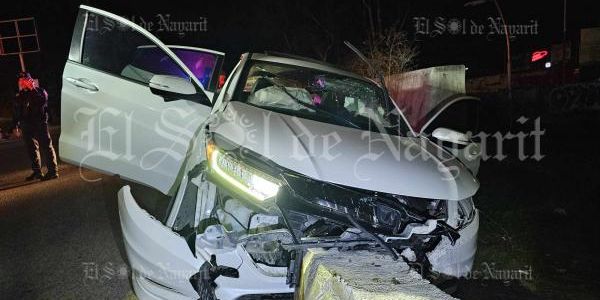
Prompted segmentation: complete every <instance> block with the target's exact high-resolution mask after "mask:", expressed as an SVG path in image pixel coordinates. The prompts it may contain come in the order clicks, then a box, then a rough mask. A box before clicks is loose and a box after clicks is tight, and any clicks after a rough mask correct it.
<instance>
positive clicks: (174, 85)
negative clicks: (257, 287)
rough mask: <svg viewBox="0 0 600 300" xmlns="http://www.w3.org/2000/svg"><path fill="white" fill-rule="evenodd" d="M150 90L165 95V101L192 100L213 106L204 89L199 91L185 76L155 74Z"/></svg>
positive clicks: (150, 83)
mask: <svg viewBox="0 0 600 300" xmlns="http://www.w3.org/2000/svg"><path fill="white" fill-rule="evenodd" d="M148 86H149V87H150V91H151V92H152V93H153V94H155V95H158V96H161V97H163V99H164V100H165V102H169V101H175V100H190V101H194V102H198V103H200V104H204V105H208V106H211V105H212V104H211V102H210V100H209V99H208V97H207V96H206V94H204V91H197V90H196V87H195V86H194V84H193V83H192V82H190V81H189V80H187V79H185V78H181V77H178V76H172V75H154V76H152V78H151V79H150V82H149V83H148Z"/></svg>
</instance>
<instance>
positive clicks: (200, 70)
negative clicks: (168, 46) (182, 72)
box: [172, 49, 218, 91]
mask: <svg viewBox="0 0 600 300" xmlns="http://www.w3.org/2000/svg"><path fill="white" fill-rule="evenodd" d="M172 50H173V53H175V54H176V55H177V57H178V58H179V59H180V60H181V61H182V62H183V63H184V64H185V65H186V67H188V69H190V71H192V73H193V74H194V76H196V78H198V80H199V81H200V83H202V86H203V87H204V88H205V89H206V90H211V91H212V90H213V89H212V88H211V87H212V86H214V84H211V80H212V78H213V74H214V72H215V68H216V67H217V58H218V57H217V55H216V54H212V53H206V52H198V51H194V50H186V49H172Z"/></svg>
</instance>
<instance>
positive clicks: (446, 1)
mask: <svg viewBox="0 0 600 300" xmlns="http://www.w3.org/2000/svg"><path fill="white" fill-rule="evenodd" d="M367 2H369V3H374V1H373V0H369V1H367ZM465 2H466V1H463V0H418V1H384V0H382V1H380V6H381V8H380V9H379V15H380V16H381V17H380V19H381V24H382V27H387V26H390V25H392V24H396V25H397V26H400V27H401V28H402V29H403V30H405V31H406V32H407V33H408V35H409V38H410V39H411V40H413V41H414V42H415V44H416V46H417V47H418V49H419V53H420V54H419V56H418V59H417V61H416V64H417V66H418V67H427V66H433V65H441V64H465V65H467V66H468V67H469V76H476V75H480V74H495V73H500V72H503V71H504V64H505V61H504V55H505V52H504V51H505V47H504V45H505V44H504V37H503V36H501V35H493V36H489V35H474V34H470V33H467V34H450V33H449V31H448V28H449V27H446V31H445V33H444V34H442V35H439V36H435V37H432V36H427V35H423V34H417V33H416V27H415V18H419V17H424V18H428V19H429V20H430V22H432V23H431V24H430V26H431V27H430V29H432V28H433V27H434V25H433V22H434V21H435V18H436V17H442V18H445V19H444V20H446V21H448V20H450V19H456V20H459V21H460V22H467V23H461V24H470V22H471V21H472V22H475V23H476V24H484V25H485V26H487V25H488V23H489V21H488V18H489V17H492V18H496V17H497V16H498V14H497V11H496V9H495V7H494V5H493V3H491V2H490V3H484V4H481V5H478V6H475V7H464V3H465ZM82 3H83V4H87V5H91V6H95V7H99V8H102V9H106V10H109V11H111V12H114V13H116V14H119V15H122V16H124V17H127V18H130V19H131V18H134V19H135V20H136V22H138V23H139V22H140V20H141V19H143V20H145V21H152V22H155V23H156V22H158V21H159V20H158V16H157V15H159V14H160V15H162V16H165V15H169V16H170V18H171V20H172V21H200V20H202V18H206V19H207V23H206V24H207V28H206V29H207V30H206V31H202V32H200V31H197V32H187V33H185V34H184V35H180V34H177V33H172V32H165V31H162V32H156V30H154V31H153V33H154V34H155V35H157V36H158V37H159V38H160V39H161V40H163V41H164V42H166V43H172V44H181V45H190V46H200V47H204V48H212V49H215V50H221V51H224V52H226V53H227V55H228V58H229V59H227V62H226V69H227V68H231V67H232V66H233V64H234V63H235V62H236V61H237V58H238V57H239V55H240V54H241V53H243V52H246V51H264V50H274V51H281V52H288V53H294V54H299V55H303V56H309V57H314V58H320V57H319V55H318V54H317V53H319V49H323V48H324V47H325V46H326V45H327V44H328V43H331V44H332V45H333V46H332V47H331V50H330V51H329V52H328V54H329V55H328V56H327V61H329V62H331V63H336V64H340V63H343V62H344V61H345V60H346V59H348V57H349V56H350V55H351V54H350V52H349V51H348V50H347V49H346V48H345V46H343V43H342V42H343V41H344V40H349V41H351V42H353V43H354V44H356V45H359V46H361V43H362V41H364V40H365V37H366V32H367V29H368V24H369V23H368V19H367V17H366V10H365V7H364V5H363V3H362V0H346V1H326V0H318V1H316V0H310V1H302V2H300V1H296V2H292V1H244V2H242V1H225V0H219V1H210V2H209V1H193V2H192V1H187V2H184V1H177V2H176V1H163V2H161V3H156V4H155V3H152V4H150V2H148V1H127V2H125V1H83V2H82V1H72V0H65V1H30V0H21V1H15V2H12V3H10V4H8V5H7V4H4V5H3V8H2V11H1V12H0V19H10V18H18V17H29V16H33V17H35V18H36V21H37V26H38V31H39V38H40V47H41V50H42V51H41V52H40V53H35V54H28V55H27V56H26V62H27V67H28V70H29V71H31V72H32V73H33V74H34V75H35V76H37V77H39V78H40V79H41V81H42V84H45V86H46V87H47V89H48V90H49V92H50V93H51V94H53V93H56V92H57V91H58V90H59V88H60V77H59V76H57V75H58V74H61V72H62V68H63V66H64V63H65V60H66V57H67V51H68V46H69V43H70V35H71V32H72V28H73V23H74V20H75V16H76V12H77V7H78V5H79V4H82ZM499 3H500V5H501V6H502V9H503V11H504V15H505V17H506V19H507V22H508V23H509V24H530V23H531V22H537V24H538V28H537V34H529V35H516V36H514V37H513V39H512V49H513V54H514V55H515V56H516V57H517V58H518V56H519V54H520V53H528V52H530V51H532V50H535V49H538V48H541V47H548V46H549V45H551V44H552V43H558V42H561V41H562V37H563V35H562V26H563V24H562V16H563V10H562V7H563V1H562V0H553V1H522V0H521V1H502V0H499ZM591 3H593V2H592V1H571V2H569V7H568V13H567V17H568V21H567V23H568V37H569V39H573V40H574V41H577V40H578V39H579V37H578V34H579V29H580V28H584V27H595V26H600V18H598V17H597V12H595V10H594V9H592V8H591V7H592V4H591ZM375 8H376V5H373V9H374V12H373V14H374V15H376V14H377V11H376V9H375ZM313 18H314V19H316V20H317V21H318V22H319V25H316V22H315V21H314V20H313ZM447 24H448V22H446V25H447ZM155 28H156V27H155ZM486 28H487V27H486ZM461 29H463V28H461ZM467 31H468V30H467ZM0 68H1V72H0V92H2V94H0V96H3V95H8V93H7V92H6V91H7V90H10V89H11V88H14V86H15V83H14V78H15V77H14V76H15V73H16V72H17V71H18V70H19V62H18V58H17V57H14V56H13V57H0Z"/></svg>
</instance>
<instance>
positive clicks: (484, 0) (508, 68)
mask: <svg viewBox="0 0 600 300" xmlns="http://www.w3.org/2000/svg"><path fill="white" fill-rule="evenodd" d="M488 2H494V6H495V7H496V10H497V11H498V15H499V16H500V20H501V21H502V27H503V28H504V38H505V40H506V90H507V92H508V100H509V101H511V100H512V80H511V75H512V63H511V60H512V58H511V54H510V33H509V30H508V25H507V24H506V19H505V18H504V13H502V9H501V8H500V4H498V1H496V0H472V1H469V2H467V3H465V4H464V5H463V6H464V7H468V6H478V5H481V4H484V3H488Z"/></svg>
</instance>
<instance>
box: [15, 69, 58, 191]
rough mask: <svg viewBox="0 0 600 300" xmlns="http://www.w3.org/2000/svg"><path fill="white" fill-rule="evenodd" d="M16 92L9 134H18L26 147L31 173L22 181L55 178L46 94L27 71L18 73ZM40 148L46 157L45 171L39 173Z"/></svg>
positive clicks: (40, 168)
mask: <svg viewBox="0 0 600 300" xmlns="http://www.w3.org/2000/svg"><path fill="white" fill-rule="evenodd" d="M18 78H19V79H18V80H19V93H18V94H17V95H16V97H15V102H14V105H13V128H14V129H13V133H14V135H15V136H20V135H21V132H22V137H23V140H24V142H25V145H26V146H27V152H28V154H29V158H30V160H31V169H32V170H33V173H32V174H31V175H29V176H28V177H27V178H26V180H34V179H42V180H48V179H54V178H58V167H57V163H56V153H55V152H54V147H53V146H52V138H51V137H50V132H48V94H47V93H46V91H45V90H44V89H42V88H40V87H36V85H35V81H34V80H33V78H31V76H30V75H29V74H28V73H20V74H19V77H18ZM40 148H41V149H42V151H43V152H44V154H45V156H46V167H47V168H48V172H47V173H46V174H45V175H44V174H42V166H41V162H40V160H41V159H40Z"/></svg>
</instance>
